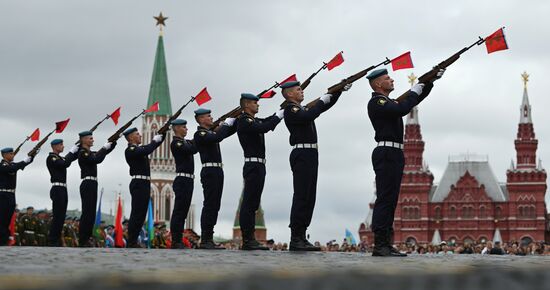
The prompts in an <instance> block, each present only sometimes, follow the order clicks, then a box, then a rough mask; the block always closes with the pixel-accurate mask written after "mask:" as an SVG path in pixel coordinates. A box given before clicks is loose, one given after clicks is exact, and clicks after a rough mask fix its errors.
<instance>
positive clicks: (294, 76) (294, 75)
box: [280, 74, 298, 85]
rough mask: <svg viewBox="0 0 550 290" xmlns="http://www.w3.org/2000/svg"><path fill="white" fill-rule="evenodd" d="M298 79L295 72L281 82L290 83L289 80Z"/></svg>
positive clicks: (295, 80)
mask: <svg viewBox="0 0 550 290" xmlns="http://www.w3.org/2000/svg"><path fill="white" fill-rule="evenodd" d="M297 81H298V79H297V78H296V74H293V75H291V76H289V77H288V78H286V79H285V80H284V81H282V82H281V83H280V84H281V85H282V84H284V83H288V82H297Z"/></svg>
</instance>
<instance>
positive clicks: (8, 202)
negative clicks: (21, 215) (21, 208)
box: [0, 191, 15, 246]
mask: <svg viewBox="0 0 550 290" xmlns="http://www.w3.org/2000/svg"><path fill="white" fill-rule="evenodd" d="M14 211H15V193H12V192H2V191H0V246H7V245H8V241H9V239H10V223H11V218H12V216H13V212H14Z"/></svg>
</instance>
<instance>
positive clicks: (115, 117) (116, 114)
mask: <svg viewBox="0 0 550 290" xmlns="http://www.w3.org/2000/svg"><path fill="white" fill-rule="evenodd" d="M110 116H111V120H113V123H115V125H118V118H120V107H118V108H117V109H116V110H115V111H114V112H112V113H111V115H110Z"/></svg>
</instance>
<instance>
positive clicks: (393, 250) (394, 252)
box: [388, 228, 407, 257]
mask: <svg viewBox="0 0 550 290" xmlns="http://www.w3.org/2000/svg"><path fill="white" fill-rule="evenodd" d="M393 234H394V233H393V228H391V229H390V230H389V232H388V246H389V247H390V252H391V253H392V255H394V256H397V257H406V256H407V254H403V253H401V252H399V251H398V250H397V249H396V248H394V247H393V245H394V239H393Z"/></svg>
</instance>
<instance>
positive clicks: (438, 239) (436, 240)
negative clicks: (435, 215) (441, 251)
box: [432, 229, 441, 246]
mask: <svg viewBox="0 0 550 290" xmlns="http://www.w3.org/2000/svg"><path fill="white" fill-rule="evenodd" d="M439 244H441V235H440V234H439V230H438V229H436V230H435V232H434V236H433V238H432V245H434V246H439Z"/></svg>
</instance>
